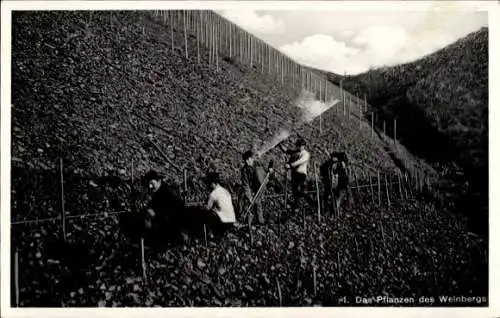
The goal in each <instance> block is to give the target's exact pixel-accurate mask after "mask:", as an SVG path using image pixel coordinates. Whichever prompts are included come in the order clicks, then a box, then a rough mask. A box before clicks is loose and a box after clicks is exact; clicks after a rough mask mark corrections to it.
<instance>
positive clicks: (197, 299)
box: [13, 193, 487, 306]
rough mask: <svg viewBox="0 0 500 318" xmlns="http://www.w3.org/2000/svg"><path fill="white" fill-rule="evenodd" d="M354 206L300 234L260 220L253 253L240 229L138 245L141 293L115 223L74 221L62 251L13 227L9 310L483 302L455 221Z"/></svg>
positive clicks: (419, 204)
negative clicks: (14, 270)
mask: <svg viewBox="0 0 500 318" xmlns="http://www.w3.org/2000/svg"><path fill="white" fill-rule="evenodd" d="M355 200H356V203H357V204H356V209H353V208H352V207H351V206H350V205H348V206H347V208H346V211H345V212H344V213H343V214H342V215H341V216H340V217H339V218H338V219H335V218H332V217H330V216H328V217H323V220H322V222H318V220H317V216H316V213H315V209H314V207H313V206H310V205H305V208H306V210H305V212H306V213H307V217H306V226H305V228H304V227H303V224H302V221H301V219H300V218H298V217H296V216H293V215H292V216H291V218H290V219H289V220H288V221H286V222H284V223H283V225H282V227H281V238H280V233H279V231H278V226H277V225H276V223H275V222H276V215H272V214H271V215H269V214H268V217H269V219H270V220H271V222H270V223H271V224H268V225H267V226H265V227H261V226H257V227H254V229H253V244H250V237H249V233H248V231H247V230H246V229H239V230H235V231H234V232H233V233H232V234H229V235H228V236H227V237H226V238H225V239H224V240H223V241H222V242H218V243H216V242H214V241H213V240H209V243H208V246H207V247H205V245H204V243H203V239H202V238H201V237H199V238H196V237H193V239H192V240H191V242H190V243H189V244H186V245H165V248H164V249H157V248H155V247H154V246H149V244H148V242H146V245H147V246H146V262H147V277H148V280H147V285H144V281H143V279H142V271H141V263H140V248H139V244H137V241H135V240H134V239H132V238H130V237H129V236H127V235H125V234H124V233H125V232H124V230H123V227H122V224H124V223H123V222H124V220H123V219H121V218H120V217H108V218H105V219H94V218H88V219H83V220H80V219H73V220H71V221H70V222H69V224H68V226H67V233H68V237H67V241H66V243H65V244H63V243H62V240H61V235H60V233H61V228H60V224H59V223H56V224H51V223H44V224H39V225H25V226H15V227H14V231H13V246H15V247H16V248H17V250H18V251H19V255H20V256H19V268H20V278H19V282H20V300H21V304H20V305H21V306H278V305H279V304H280V303H279V292H278V287H277V286H278V282H279V286H280V292H281V297H282V300H281V301H282V305H284V306H299V305H300V306H304V305H321V306H336V305H339V304H338V302H337V300H338V298H339V297H342V296H348V299H350V301H351V304H355V303H354V300H355V299H354V298H353V297H354V296H363V297H370V296H372V295H394V296H407V297H417V299H418V297H421V296H429V297H437V296H439V295H470V296H478V295H480V296H485V295H487V283H486V282H487V263H486V256H485V253H484V250H485V245H486V244H485V242H484V241H481V240H480V239H477V238H474V237H472V236H470V235H469V234H468V233H467V232H466V231H464V230H463V224H462V223H461V221H460V220H458V219H454V218H451V217H449V216H446V215H444V214H441V213H436V212H435V211H436V208H435V207H433V206H432V205H430V204H428V203H423V201H422V200H421V199H419V200H408V201H407V202H406V204H405V205H400V204H394V203H393V205H392V207H391V208H386V207H383V208H382V209H379V208H373V207H372V206H373V205H372V204H371V199H370V198H369V197H364V196H361V197H360V196H358V194H357V193H355ZM278 204H279V205H281V204H282V203H281V202H277V201H275V202H267V203H266V205H265V209H266V211H268V213H272V212H269V211H278V210H279V209H280V206H276V205H278ZM122 217H123V216H122ZM314 277H315V278H314ZM315 282H316V292H314V285H315ZM436 304H437V303H436ZM438 305H441V306H442V305H443V304H438Z"/></svg>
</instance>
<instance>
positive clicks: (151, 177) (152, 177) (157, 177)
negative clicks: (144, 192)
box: [141, 170, 163, 186]
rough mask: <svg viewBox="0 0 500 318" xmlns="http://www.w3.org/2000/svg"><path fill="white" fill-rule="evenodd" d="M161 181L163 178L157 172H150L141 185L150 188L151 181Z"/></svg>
mask: <svg viewBox="0 0 500 318" xmlns="http://www.w3.org/2000/svg"><path fill="white" fill-rule="evenodd" d="M161 179H163V176H161V175H160V174H159V173H158V172H156V171H155V170H149V171H148V172H147V173H146V174H145V175H144V176H143V177H142V180H141V183H142V185H143V186H148V184H149V182H151V180H161Z"/></svg>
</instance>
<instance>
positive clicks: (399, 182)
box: [397, 171, 403, 199]
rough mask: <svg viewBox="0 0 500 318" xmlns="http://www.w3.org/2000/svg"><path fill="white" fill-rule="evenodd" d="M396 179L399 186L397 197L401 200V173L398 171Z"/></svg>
mask: <svg viewBox="0 0 500 318" xmlns="http://www.w3.org/2000/svg"><path fill="white" fill-rule="evenodd" d="M397 177H398V185H399V197H400V198H401V199H403V189H402V187H401V172H400V171H398V174H397Z"/></svg>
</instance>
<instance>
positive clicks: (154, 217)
mask: <svg viewBox="0 0 500 318" xmlns="http://www.w3.org/2000/svg"><path fill="white" fill-rule="evenodd" d="M142 182H143V185H144V186H147V187H148V188H149V189H150V190H152V192H153V193H152V198H151V201H150V202H149V204H148V206H147V208H146V210H145V215H144V225H145V228H146V229H147V230H153V232H157V234H160V233H162V234H165V236H166V237H168V236H169V235H170V236H174V237H177V236H178V235H180V234H183V235H184V234H185V233H183V230H184V229H186V228H187V227H188V226H189V220H188V218H187V214H186V213H185V205H184V201H183V200H182V199H181V198H180V197H179V196H177V195H176V194H175V193H174V191H173V190H172V189H171V188H169V187H168V185H167V183H166V182H165V181H164V180H163V177H162V176H161V175H159V174H158V173H157V172H156V171H149V172H148V173H147V174H146V175H145V176H144V177H143V179H142Z"/></svg>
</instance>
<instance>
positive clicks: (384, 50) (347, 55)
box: [280, 16, 477, 74]
mask: <svg viewBox="0 0 500 318" xmlns="http://www.w3.org/2000/svg"><path fill="white" fill-rule="evenodd" d="M433 18H434V19H432V22H434V23H435V24H434V26H433V27H431V28H429V27H428V24H427V26H425V25H422V27H420V28H419V27H415V28H414V29H413V30H405V29H404V28H402V27H399V26H387V25H372V26H368V27H365V28H362V29H359V30H357V31H352V32H349V31H350V30H349V31H346V32H343V33H341V34H340V35H339V36H338V37H333V36H332V35H325V34H315V35H311V36H307V37H305V38H303V39H302V41H300V42H294V43H292V44H286V45H283V46H281V48H280V50H281V51H283V52H284V53H285V54H287V55H289V56H290V57H292V58H293V59H295V60H297V61H298V62H299V63H303V64H306V65H309V66H313V67H317V68H320V69H324V70H328V71H331V72H334V73H337V74H342V73H344V72H346V73H347V74H357V73H361V72H365V71H367V70H368V69H369V68H371V67H382V66H392V65H396V64H400V63H406V62H410V61H413V60H415V59H418V58H420V57H422V56H424V55H427V54H430V53H433V52H435V51H437V50H439V49H441V48H443V47H445V46H447V45H449V44H451V43H453V42H454V41H456V40H458V39H459V38H460V37H463V36H464V35H465V34H467V33H470V32H472V31H474V30H476V29H477V24H474V23H469V24H466V25H465V26H461V28H462V29H463V32H464V33H465V34H464V33H462V32H460V33H454V32H449V30H450V29H451V30H456V28H453V27H454V26H455V25H454V24H453V23H450V24H451V25H445V26H443V25H442V24H436V19H435V18H436V16H434V17H433ZM428 21H429V20H428ZM455 21H457V22H458V19H457V20H455ZM447 31H448V32H447ZM339 38H341V39H342V40H339Z"/></svg>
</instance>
